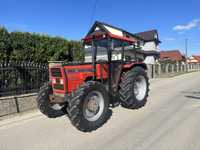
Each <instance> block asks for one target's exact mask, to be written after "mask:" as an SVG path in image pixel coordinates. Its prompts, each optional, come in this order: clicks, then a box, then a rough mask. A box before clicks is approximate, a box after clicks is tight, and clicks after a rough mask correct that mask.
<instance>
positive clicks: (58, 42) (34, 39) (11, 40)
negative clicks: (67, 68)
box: [0, 28, 84, 63]
mask: <svg viewBox="0 0 200 150" xmlns="http://www.w3.org/2000/svg"><path fill="white" fill-rule="evenodd" d="M83 58H84V52H83V50H82V49H81V42H80V41H68V40H66V39H64V38H61V37H50V36H48V35H40V34H36V33H28V32H11V33H8V31H7V30H6V29H5V28H0V60H3V59H7V60H8V59H9V60H15V61H22V60H23V61H34V62H42V63H47V62H48V61H49V60H65V61H72V60H74V61H80V60H82V59H83Z"/></svg>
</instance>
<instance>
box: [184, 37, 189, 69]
mask: <svg viewBox="0 0 200 150" xmlns="http://www.w3.org/2000/svg"><path fill="white" fill-rule="evenodd" d="M185 59H186V72H188V65H187V59H188V39H187V38H186V39H185Z"/></svg>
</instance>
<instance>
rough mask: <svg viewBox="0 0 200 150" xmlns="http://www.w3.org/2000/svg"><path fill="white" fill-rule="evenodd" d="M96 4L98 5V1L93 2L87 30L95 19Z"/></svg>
mask: <svg viewBox="0 0 200 150" xmlns="http://www.w3.org/2000/svg"><path fill="white" fill-rule="evenodd" d="M97 3H98V0H95V1H94V5H93V9H92V13H91V17H90V24H89V28H90V27H91V25H92V23H93V20H94V17H95V13H96V8H97Z"/></svg>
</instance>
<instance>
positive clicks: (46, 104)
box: [36, 83, 65, 118]
mask: <svg viewBox="0 0 200 150" xmlns="http://www.w3.org/2000/svg"><path fill="white" fill-rule="evenodd" d="M50 94H53V90H52V87H51V85H50V83H45V84H44V85H43V86H42V87H41V88H40V91H39V93H38V97H37V99H36V101H37V106H38V109H39V110H40V112H41V113H43V114H44V115H45V116H47V117H49V118H56V117H59V116H62V115H64V114H65V113H64V111H62V110H55V109H53V108H52V105H51V104H50V99H49V95H50Z"/></svg>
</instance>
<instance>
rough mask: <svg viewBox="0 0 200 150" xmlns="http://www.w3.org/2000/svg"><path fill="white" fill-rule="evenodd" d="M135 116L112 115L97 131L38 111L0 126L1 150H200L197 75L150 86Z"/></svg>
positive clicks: (123, 111)
mask: <svg viewBox="0 0 200 150" xmlns="http://www.w3.org/2000/svg"><path fill="white" fill-rule="evenodd" d="M150 89H151V92H150V96H149V98H148V103H147V104H146V106H145V107H143V108H142V109H139V110H128V109H124V108H121V107H117V108H115V109H113V114H112V117H111V119H110V120H109V121H108V122H107V123H106V124H105V125H104V126H103V127H101V128H99V129H98V130H97V131H95V132H92V133H82V132H80V131H78V130H76V129H75V128H74V127H73V126H72V125H71V124H70V122H69V120H68V119H67V117H65V116H63V117H61V118H56V119H48V118H46V117H45V116H43V115H41V114H40V113H39V112H38V111H36V112H32V113H28V114H25V115H21V116H16V117H13V118H11V119H6V120H3V121H0V150H80V149H81V150H199V149H200V72H196V73H189V74H185V75H181V76H177V77H174V78H165V79H154V80H152V81H151V88H150Z"/></svg>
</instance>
